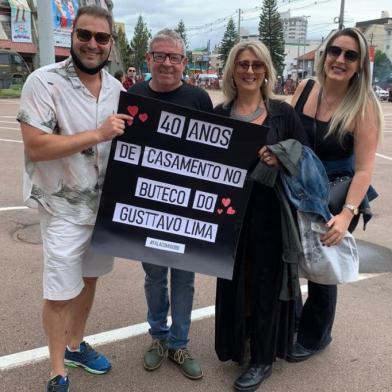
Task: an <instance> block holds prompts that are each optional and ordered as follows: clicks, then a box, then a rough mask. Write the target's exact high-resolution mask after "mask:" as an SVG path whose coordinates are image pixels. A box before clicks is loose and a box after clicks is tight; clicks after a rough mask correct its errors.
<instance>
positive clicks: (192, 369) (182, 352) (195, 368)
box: [169, 347, 203, 380]
mask: <svg viewBox="0 0 392 392" xmlns="http://www.w3.org/2000/svg"><path fill="white" fill-rule="evenodd" d="M169 359H171V360H172V361H173V362H175V363H176V364H178V365H180V366H181V371H182V373H183V374H184V376H186V377H188V378H190V379H192V380H198V379H199V378H202V377H203V371H202V370H201V367H200V364H199V362H198V361H197V359H195V358H193V357H192V354H191V353H190V351H189V350H188V349H187V348H186V347H185V348H179V349H178V350H172V349H170V348H169Z"/></svg>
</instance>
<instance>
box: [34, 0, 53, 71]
mask: <svg viewBox="0 0 392 392" xmlns="http://www.w3.org/2000/svg"><path fill="white" fill-rule="evenodd" d="M37 15H38V22H37V24H38V46H39V63H40V66H41V67H42V66H44V65H48V64H53V63H54V62H55V56H54V39H53V22H52V21H53V13H52V2H51V1H50V0H37Z"/></svg>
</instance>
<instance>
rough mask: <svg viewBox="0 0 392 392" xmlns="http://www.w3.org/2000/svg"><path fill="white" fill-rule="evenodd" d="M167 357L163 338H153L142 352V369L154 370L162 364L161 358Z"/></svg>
mask: <svg viewBox="0 0 392 392" xmlns="http://www.w3.org/2000/svg"><path fill="white" fill-rule="evenodd" d="M166 357H167V345H166V341H165V340H159V339H155V340H153V341H152V343H151V346H150V348H149V349H148V350H147V351H146V353H145V354H144V369H146V370H150V371H151V370H155V369H158V368H159V366H161V365H162V362H163V360H164V359H165V358H166Z"/></svg>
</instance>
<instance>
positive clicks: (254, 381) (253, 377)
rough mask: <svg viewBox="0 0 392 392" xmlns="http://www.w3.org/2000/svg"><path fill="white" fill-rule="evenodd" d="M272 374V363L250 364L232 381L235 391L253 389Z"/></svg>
mask: <svg viewBox="0 0 392 392" xmlns="http://www.w3.org/2000/svg"><path fill="white" fill-rule="evenodd" d="M271 374H272V365H256V364H250V365H249V367H248V369H247V370H246V371H245V372H244V373H242V374H241V375H240V376H239V377H238V378H237V380H235V383H234V389H235V390H236V391H247V392H253V391H255V390H256V389H257V388H258V387H259V386H260V384H261V383H262V382H263V381H264V380H265V379H267V378H268V377H269V376H270V375H271Z"/></svg>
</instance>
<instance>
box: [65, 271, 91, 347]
mask: <svg viewBox="0 0 392 392" xmlns="http://www.w3.org/2000/svg"><path fill="white" fill-rule="evenodd" d="M83 279H84V288H83V290H82V292H81V293H80V294H79V295H78V296H77V297H76V298H75V299H74V300H73V301H72V306H71V308H70V312H69V316H68V320H67V340H66V344H68V346H69V347H70V348H71V350H77V349H78V348H79V344H80V342H82V340H83V337H84V331H85V328H86V323H87V319H88V316H89V314H90V310H91V308H92V306H93V302H94V296H95V289H96V286H97V280H98V278H83Z"/></svg>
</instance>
